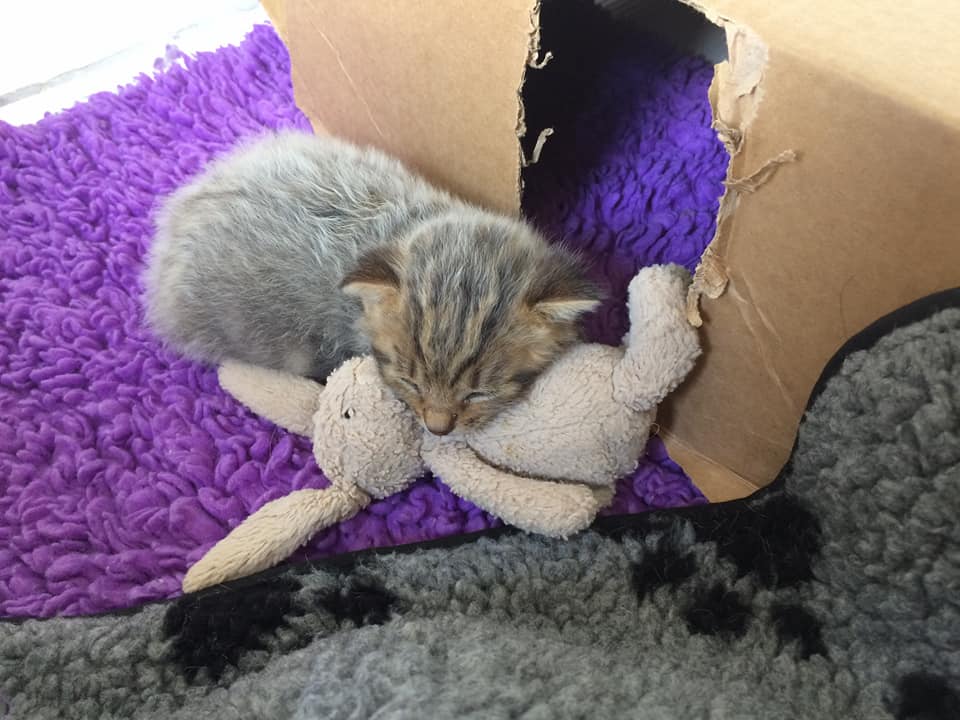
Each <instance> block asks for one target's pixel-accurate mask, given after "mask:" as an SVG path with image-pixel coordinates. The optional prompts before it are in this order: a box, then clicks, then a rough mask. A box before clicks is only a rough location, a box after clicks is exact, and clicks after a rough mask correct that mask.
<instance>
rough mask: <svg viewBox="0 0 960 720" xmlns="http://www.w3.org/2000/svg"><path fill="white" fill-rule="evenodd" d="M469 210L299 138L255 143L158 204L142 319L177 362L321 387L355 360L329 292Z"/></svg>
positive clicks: (360, 341) (360, 152)
mask: <svg viewBox="0 0 960 720" xmlns="http://www.w3.org/2000/svg"><path fill="white" fill-rule="evenodd" d="M459 211H465V212H474V211H471V210H470V209H469V208H468V207H467V206H465V205H463V204H462V203H460V202H458V201H456V200H454V199H453V198H451V197H450V196H449V195H447V194H446V193H443V192H440V191H438V190H436V189H434V188H432V187H430V186H429V185H428V184H427V183H426V182H424V181H423V180H421V179H419V178H417V177H415V176H413V175H412V174H410V173H409V172H407V171H406V170H405V169H404V168H403V167H402V166H401V165H400V163H399V162H398V161H396V160H393V159H391V158H389V157H387V156H385V155H383V154H381V153H379V152H376V151H374V150H370V149H360V148H356V147H354V146H352V145H349V144H347V143H344V142H341V141H338V140H334V139H330V138H319V137H314V136H312V135H306V134H302V133H284V134H280V135H271V136H268V137H265V138H261V139H259V140H257V141H255V142H253V143H252V144H250V145H248V146H245V147H241V148H239V149H238V150H237V151H236V152H234V153H232V154H231V155H228V156H227V157H224V158H222V159H220V160H218V161H216V162H214V163H213V164H212V165H211V166H210V167H209V168H208V169H207V170H206V171H205V172H204V173H203V174H201V175H200V176H199V177H197V178H196V179H194V180H193V181H192V182H191V183H189V184H188V185H186V186H185V187H183V188H181V189H179V190H178V191H177V192H175V193H174V194H173V195H171V196H170V197H169V199H168V200H167V201H166V202H165V204H164V206H163V207H162V209H161V211H160V213H159V215H158V218H157V233H156V238H155V240H154V244H153V247H152V248H151V252H150V255H149V258H148V268H147V272H146V277H145V283H146V303H147V317H148V321H149V322H150V324H151V325H152V327H153V328H154V329H155V331H156V332H157V333H158V334H159V335H161V336H162V337H164V338H165V339H166V340H167V341H168V342H169V343H170V344H171V345H172V346H174V347H175V348H177V349H178V350H180V351H181V352H183V353H184V354H185V355H187V356H189V357H191V358H194V359H197V360H201V361H205V362H210V363H216V362H219V361H221V360H223V359H224V358H227V357H232V358H235V359H239V360H244V361H247V362H251V363H256V364H259V365H263V366H266V367H273V368H278V369H285V370H288V371H290V372H296V373H300V374H308V375H312V376H315V377H325V376H326V375H327V374H328V373H329V372H330V371H331V370H332V369H333V368H334V367H336V366H337V365H338V364H339V363H340V362H341V361H342V360H343V359H345V358H346V357H349V356H351V355H355V354H359V353H365V352H368V351H369V349H370V346H369V342H368V340H367V339H366V337H365V336H364V335H363V333H361V332H360V331H359V329H358V327H357V323H358V319H359V318H360V315H361V309H360V303H359V302H358V301H357V300H356V299H353V298H350V297H347V296H346V295H345V294H344V293H342V292H341V291H340V289H339V287H338V286H339V284H340V281H341V280H342V278H343V277H344V275H345V274H346V273H347V272H348V271H349V270H350V269H351V268H352V267H353V266H354V264H355V263H356V261H357V259H358V257H359V256H360V255H361V254H362V253H364V252H365V251H368V250H370V249H371V248H374V247H377V246H378V245H382V244H385V243H390V242H393V241H396V240H397V239H398V238H400V237H402V236H403V235H405V234H406V233H408V232H409V231H410V230H411V229H412V228H413V227H415V226H416V225H418V224H419V223H422V222H424V221H426V220H429V219H431V218H435V217H437V216H439V215H441V214H444V213H449V212H459Z"/></svg>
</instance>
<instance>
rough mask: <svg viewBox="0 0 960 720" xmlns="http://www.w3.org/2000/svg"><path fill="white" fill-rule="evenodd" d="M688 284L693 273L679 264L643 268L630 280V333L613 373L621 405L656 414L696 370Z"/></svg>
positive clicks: (695, 339)
mask: <svg viewBox="0 0 960 720" xmlns="http://www.w3.org/2000/svg"><path fill="white" fill-rule="evenodd" d="M689 284H690V274H689V273H688V272H687V271H686V270H685V269H684V268H682V267H680V266H679V265H655V266H653V267H647V268H643V269H642V270H640V272H638V273H637V275H636V277H635V278H634V279H633V280H632V281H631V282H630V290H629V295H630V297H629V310H630V331H629V333H628V334H627V337H626V348H625V351H624V355H623V359H622V360H621V361H620V363H619V364H618V366H617V367H616V368H615V369H614V373H613V390H614V397H615V398H616V400H617V402H620V403H623V404H624V405H626V406H628V407H630V408H631V409H633V410H635V411H637V412H646V411H648V410H652V409H653V408H654V407H656V406H657V405H658V404H659V403H660V401H661V400H663V399H664V398H665V397H666V396H667V395H668V394H669V393H670V392H671V391H673V389H674V388H676V387H677V385H679V384H680V383H681V382H682V381H683V379H684V378H685V377H686V376H687V374H688V373H689V372H690V371H691V370H692V369H693V365H694V363H695V362H696V360H697V358H698V357H699V356H700V342H699V338H698V336H697V330H696V328H694V327H693V326H692V325H690V323H689V322H688V321H687V317H686V311H685V308H686V297H687V286H688V285H689Z"/></svg>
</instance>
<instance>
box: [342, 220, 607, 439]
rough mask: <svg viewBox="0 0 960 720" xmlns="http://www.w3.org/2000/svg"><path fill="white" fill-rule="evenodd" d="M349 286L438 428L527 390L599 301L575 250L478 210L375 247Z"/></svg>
mask: <svg viewBox="0 0 960 720" xmlns="http://www.w3.org/2000/svg"><path fill="white" fill-rule="evenodd" d="M342 287H343V289H344V291H345V292H347V293H349V294H351V295H355V296H357V297H359V298H360V299H361V300H362V302H363V311H364V317H363V325H364V328H365V331H366V332H367V335H368V336H369V339H370V341H371V344H372V347H373V353H374V355H375V357H376V359H377V361H378V365H379V367H380V372H381V374H382V376H383V379H384V381H385V382H386V383H387V384H388V385H389V386H390V388H391V389H392V390H393V391H394V393H395V394H396V395H397V396H398V397H399V398H400V399H401V400H403V401H404V402H406V403H407V405H409V406H410V407H411V408H412V409H413V410H414V411H415V412H416V413H417V414H418V415H419V416H420V418H421V420H422V421H423V424H424V425H425V426H426V427H427V429H428V430H430V431H431V432H433V433H434V434H437V435H446V434H447V433H449V432H450V431H451V430H453V429H454V428H455V427H470V426H477V425H481V424H483V423H485V422H487V421H489V420H490V419H492V418H493V417H495V416H496V415H497V414H498V413H500V412H501V411H502V410H503V409H505V408H506V407H508V406H509V405H510V404H511V403H513V402H514V401H516V400H517V399H519V398H521V397H522V396H523V395H524V394H525V392H526V391H527V390H528V389H529V387H530V386H531V385H532V384H533V382H534V381H535V380H536V379H537V377H538V376H539V375H540V373H542V372H543V371H544V370H545V369H546V368H547V367H548V366H549V365H550V364H551V363H552V362H553V361H554V360H555V359H556V358H557V357H558V356H559V355H560V354H561V353H562V352H563V351H564V350H566V349H567V348H568V347H569V346H570V345H572V344H573V343H575V342H576V341H577V340H578V339H579V320H580V317H581V316H582V315H583V314H585V313H587V312H589V311H590V310H592V309H594V308H595V307H596V306H597V304H598V303H599V292H598V290H597V288H596V287H595V286H593V285H592V284H591V283H589V282H588V281H587V280H586V279H585V278H584V275H583V272H582V270H581V269H580V266H579V263H578V260H577V258H576V257H575V256H574V255H572V254H571V253H568V252H566V251H564V250H562V249H560V248H557V247H551V246H549V245H548V244H547V243H546V242H545V241H544V240H543V239H542V238H540V237H539V236H538V235H537V234H536V233H534V232H533V231H532V230H531V229H530V228H529V227H528V226H526V225H525V224H523V223H520V222H517V221H514V220H509V219H506V218H496V217H493V218H492V217H491V216H489V215H482V214H479V213H476V214H469V215H467V214H456V215H453V214H452V215H450V216H446V217H444V218H441V219H439V220H434V221H430V222H427V223H423V224H422V225H420V226H419V227H418V228H417V229H416V230H414V231H413V232H412V233H411V234H410V235H409V236H408V237H406V238H403V239H402V240H401V241H399V242H397V243H396V244H391V245H385V246H382V247H379V248H377V249H375V250H373V251H371V252H369V253H367V254H366V255H365V256H364V257H362V258H361V260H360V261H359V263H358V264H357V267H356V268H355V269H354V270H353V271H352V272H351V273H350V274H349V275H348V276H347V277H346V278H345V279H344V281H343V284H342Z"/></svg>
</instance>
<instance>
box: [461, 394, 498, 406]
mask: <svg viewBox="0 0 960 720" xmlns="http://www.w3.org/2000/svg"><path fill="white" fill-rule="evenodd" d="M488 400H493V394H492V393H488V392H482V391H479V390H478V391H475V392H472V393H470V394H468V395H466V396H465V397H464V398H463V402H465V403H467V404H468V405H473V404H476V403H482V402H487V401H488Z"/></svg>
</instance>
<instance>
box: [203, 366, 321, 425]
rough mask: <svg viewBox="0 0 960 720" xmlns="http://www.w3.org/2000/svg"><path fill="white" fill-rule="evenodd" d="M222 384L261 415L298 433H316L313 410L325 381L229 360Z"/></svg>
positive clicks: (223, 370) (223, 372)
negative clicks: (322, 382)
mask: <svg viewBox="0 0 960 720" xmlns="http://www.w3.org/2000/svg"><path fill="white" fill-rule="evenodd" d="M218 376H219V378H220V386H221V387H222V388H223V389H224V390H226V391H227V392H228V393H230V394H231V395H233V396H234V397H235V398H236V399H237V400H239V401H240V402H242V403H243V404H244V405H246V406H247V407H248V408H250V409H251V410H253V412H255V413H256V414H257V415H262V416H263V417H265V418H267V419H268V420H270V421H271V422H272V423H274V424H276V425H279V426H280V427H282V428H284V429H286V430H289V431H290V432H295V433H297V434H298V435H306V436H308V437H309V436H310V435H312V434H313V414H314V412H316V409H317V398H318V397H319V396H320V393H321V392H323V385H321V384H320V383H317V382H314V381H313V380H309V379H307V378H303V377H299V376H297V375H290V374H289V373H284V372H278V371H276V370H270V369H268V368H262V367H257V366H256V365H247V364H246V363H241V362H234V361H232V360H228V361H227V362H225V363H224V364H223V365H221V366H220V370H219V371H218Z"/></svg>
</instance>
